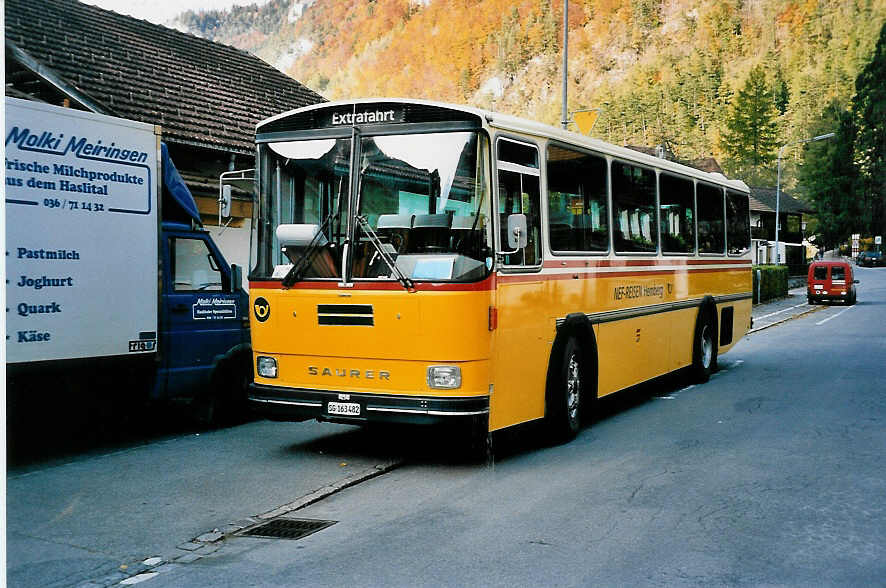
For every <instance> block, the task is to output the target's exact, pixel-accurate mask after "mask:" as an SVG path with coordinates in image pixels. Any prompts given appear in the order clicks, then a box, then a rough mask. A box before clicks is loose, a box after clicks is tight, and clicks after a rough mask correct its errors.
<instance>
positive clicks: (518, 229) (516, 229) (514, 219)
mask: <svg viewBox="0 0 886 588" xmlns="http://www.w3.org/2000/svg"><path fill="white" fill-rule="evenodd" d="M528 242H529V237H528V235H527V231H526V215H525V214H512V215H510V216H508V247H509V248H510V249H514V250H518V249H523V248H524V247H526V244H527V243H528Z"/></svg>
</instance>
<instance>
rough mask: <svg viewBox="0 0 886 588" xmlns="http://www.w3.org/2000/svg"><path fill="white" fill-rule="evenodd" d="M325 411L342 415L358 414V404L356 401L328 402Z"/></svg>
mask: <svg viewBox="0 0 886 588" xmlns="http://www.w3.org/2000/svg"><path fill="white" fill-rule="evenodd" d="M326 412H328V413H329V414H339V415H343V416H360V405H359V404H357V403H356V402H330V403H329V404H327V405H326Z"/></svg>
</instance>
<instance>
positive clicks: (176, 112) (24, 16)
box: [4, 0, 325, 153]
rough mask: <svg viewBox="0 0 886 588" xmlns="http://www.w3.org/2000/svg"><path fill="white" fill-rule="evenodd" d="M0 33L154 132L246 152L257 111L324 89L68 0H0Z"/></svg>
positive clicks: (244, 56) (246, 57)
mask: <svg viewBox="0 0 886 588" xmlns="http://www.w3.org/2000/svg"><path fill="white" fill-rule="evenodd" d="M4 4H5V27H6V39H7V41H11V42H13V43H15V44H16V45H17V46H18V47H19V49H21V50H23V51H25V52H27V53H28V54H29V55H31V57H33V58H34V59H36V60H38V61H40V62H41V63H42V64H43V65H44V66H48V67H50V68H52V69H53V70H54V71H55V72H56V73H57V75H58V76H59V77H61V78H62V79H64V80H65V81H66V82H68V83H69V84H71V85H72V86H75V87H76V88H78V89H79V90H81V91H83V92H84V93H86V94H87V95H89V96H90V97H92V98H93V99H95V100H96V101H97V102H99V103H100V104H101V105H103V106H105V107H107V109H108V110H109V111H110V112H112V113H113V114H116V115H118V116H122V117H125V118H130V119H134V120H140V121H144V122H148V123H152V124H162V125H163V135H164V139H165V140H167V141H170V142H175V141H176V140H177V139H178V140H183V141H186V142H188V143H197V144H201V145H204V146H206V147H209V148H213V149H218V148H221V149H225V150H233V151H241V152H249V153H251V152H252V151H253V149H254V147H253V132H254V129H255V125H256V123H257V122H258V121H260V120H262V119H264V118H267V117H269V116H273V115H275V114H278V113H280V112H285V111H288V110H292V109H294V108H298V107H301V106H307V105H309V104H316V103H317V102H323V101H325V99H324V98H323V97H322V96H320V95H319V94H317V93H315V92H313V91H312V90H310V89H308V88H307V87H305V86H303V85H302V84H300V83H298V82H297V81H295V80H293V79H292V78H289V77H288V76H286V75H284V74H283V73H282V72H280V71H278V70H276V69H274V68H273V67H271V66H270V65H268V64H267V63H265V62H264V61H262V60H261V59H259V58H258V57H255V56H254V55H251V54H249V53H246V52H245V51H241V50H239V49H236V48H234V47H229V46H227V45H222V44H220V43H215V42H213V41H208V40H206V39H201V38H199V37H196V36H194V35H190V34H187V33H182V32H180V31H176V30H174V29H170V28H167V27H164V26H160V25H155V24H152V23H149V22H147V21H144V20H139V19H135V18H132V17H129V16H124V15H120V14H116V13H114V12H110V11H107V10H103V9H101V8H97V7H95V6H89V5H87V4H83V3H81V2H77V1H76V0H5V3H4Z"/></svg>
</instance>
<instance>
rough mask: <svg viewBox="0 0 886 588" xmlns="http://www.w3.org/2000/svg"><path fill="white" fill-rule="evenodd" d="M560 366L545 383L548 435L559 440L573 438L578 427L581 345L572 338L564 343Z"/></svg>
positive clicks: (582, 370) (581, 388) (581, 393)
mask: <svg viewBox="0 0 886 588" xmlns="http://www.w3.org/2000/svg"><path fill="white" fill-rule="evenodd" d="M560 361H561V364H560V368H559V369H558V370H557V371H556V372H555V374H554V377H553V378H552V379H551V380H550V381H549V382H548V393H547V403H548V405H547V410H546V420H547V425H548V429H549V432H550V435H551V438H552V440H553V441H554V442H558V443H562V442H566V441H569V440H571V439H574V438H575V436H576V435H577V434H578V431H579V428H580V426H581V411H582V401H583V396H584V390H585V388H586V386H585V382H586V381H587V377H586V374H585V368H584V365H583V361H582V355H581V347H580V346H579V344H578V341H577V340H576V339H575V338H572V337H570V338H569V340H568V341H567V342H566V346H565V348H564V349H563V354H562V356H561V360H560Z"/></svg>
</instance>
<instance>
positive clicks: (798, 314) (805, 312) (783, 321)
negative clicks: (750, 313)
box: [747, 305, 827, 335]
mask: <svg viewBox="0 0 886 588" xmlns="http://www.w3.org/2000/svg"><path fill="white" fill-rule="evenodd" d="M825 308H827V307H825V306H821V305H817V306H813V307H811V308H809V309H808V310H804V311H802V312H798V313H797V314H792V315H791V316H787V317H785V318H783V319H779V320H777V321H775V322H774V323H769V324H768V325H763V326H762V327H757V328H756V329H751V330H750V331H748V332H747V334H748V335H753V334H754V333H756V332H758V331H763V330H765V329H768V328H769V327H774V326H775V325H780V324H782V323H786V322H788V321H790V320H794V319H795V318H800V317H801V316H806V315H807V314H812V313H813V312H818V311H819V310H823V309H825Z"/></svg>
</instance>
